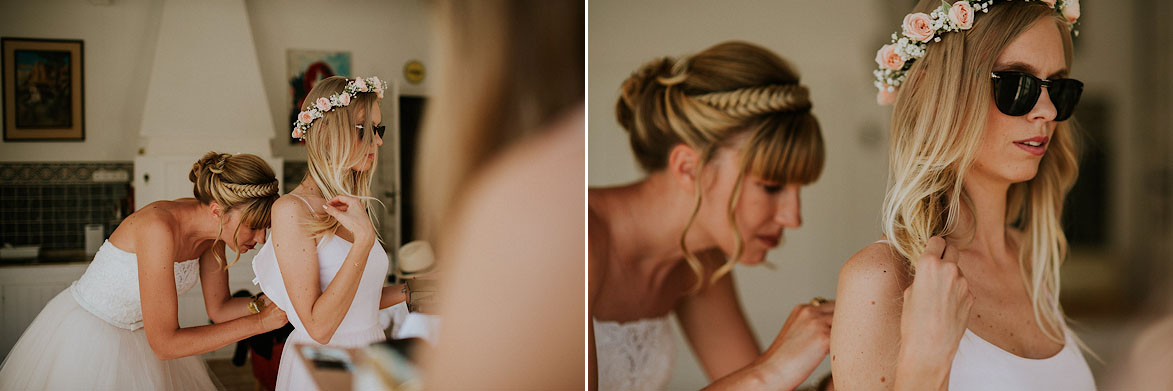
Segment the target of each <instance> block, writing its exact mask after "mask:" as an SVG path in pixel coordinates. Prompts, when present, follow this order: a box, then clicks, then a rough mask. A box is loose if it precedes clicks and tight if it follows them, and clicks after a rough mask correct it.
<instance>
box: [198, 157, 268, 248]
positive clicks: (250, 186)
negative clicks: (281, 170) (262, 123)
mask: <svg viewBox="0 0 1173 391" xmlns="http://www.w3.org/2000/svg"><path fill="white" fill-rule="evenodd" d="M187 178H188V180H190V181H191V182H192V194H193V195H194V196H195V199H196V200H199V202H200V203H202V204H204V205H208V209H209V211H210V213H212V215H213V217H215V218H217V219H219V220H220V224H219V229H218V231H217V233H216V239H215V241H223V242H224V243H226V244H227V245H228V247H229V248H231V249H232V251H234V252H236V259H235V260H233V261H232V263H229V264H227V265H226V266H224V267H225V268H228V267H230V266H232V265H235V264H236V262H238V261H240V254H241V253H244V252H246V251H248V250H251V249H252V248H253V246H255V245H256V244H257V243H264V241H265V229H267V228H269V226H270V223H271V221H270V218H269V211H270V210H271V209H272V208H273V202H276V201H277V198H278V195H277V175H276V174H274V173H273V168H271V167H269V164H268V163H265V161H264V160H263V159H261V158H259V157H257V156H256V155H250V154H246V153H242V154H238V155H229V154H226V153H218V152H208V153H206V154H204V156H203V157H201V158H200V159H199V160H197V161H196V162H195V164H192V166H191V171H190V172H188V174H187ZM224 227H229V229H228V232H225V230H224ZM229 232H231V233H229ZM213 254H215V256H216V261H217V262H219V263H221V264H223V263H224V260H223V259H221V258H220V254H219V253H218V252H215V251H213Z"/></svg>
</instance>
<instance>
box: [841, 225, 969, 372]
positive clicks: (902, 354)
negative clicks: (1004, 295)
mask: <svg viewBox="0 0 1173 391" xmlns="http://www.w3.org/2000/svg"><path fill="white" fill-rule="evenodd" d="M956 260H957V251H956V250H955V249H951V248H949V249H947V248H946V246H945V241H944V240H943V239H941V238H939V237H934V238H932V239H930V240H929V242H928V243H927V246H926V248H925V252H924V254H922V255H921V256H920V257H917V261H916V278H915V279H914V280H913V281H911V282H910V281H908V277H907V275H908V273H907V271H908V266H906V265H905V264H904V262H903V261H902V260H900V259H897V258H896V256H895V255H894V254H893V253H892V252H891V251H890V250H889V249H888V247H887V246H886V245H880V244H873V245H871V246H868V247H867V248H865V249H864V250H862V251H860V252H859V253H857V254H856V255H854V256H852V258H851V259H849V260H848V261H847V263H846V264H845V265H844V266H843V269H842V270H841V271H840V272H839V296H838V297H839V300H840V303H841V304H840V305H841V306H843V307H842V309H841V311H839V312H838V313H837V315H836V319H835V322H836V323H835V324H836V325H839V326H840V327H838V328H836V329H835V331H834V335H833V338H832V341H835V343H834V344H832V346H831V354H832V356H831V357H832V359H831V369H832V372H833V373H835V385H836V386H837V387H842V388H845V389H887V390H891V389H895V390H901V391H911V390H945V389H947V388H948V385H949V371H950V368H951V367H952V363H953V355H954V354H955V353H956V352H957V345H958V342H959V341H960V340H961V335H962V334H963V333H964V332H965V327H966V322H967V321H968V318H969V310H970V308H971V307H972V305H973V297H972V295H970V294H969V289H968V287H967V284H966V282H965V280H964V278H963V277H962V276H961V274H960V271H959V269H958V268H957V263H956ZM873 303H874V304H873Z"/></svg>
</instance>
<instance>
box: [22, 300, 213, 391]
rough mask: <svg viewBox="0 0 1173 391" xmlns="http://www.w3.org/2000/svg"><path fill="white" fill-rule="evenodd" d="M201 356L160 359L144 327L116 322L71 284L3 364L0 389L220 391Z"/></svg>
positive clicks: (52, 301) (47, 307)
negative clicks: (82, 300)
mask: <svg viewBox="0 0 1173 391" xmlns="http://www.w3.org/2000/svg"><path fill="white" fill-rule="evenodd" d="M217 388H219V387H217V386H216V383H214V382H213V381H212V378H211V377H210V376H209V375H208V370H207V365H206V364H204V362H203V360H201V359H200V358H199V357H198V356H189V357H183V358H177V359H173V360H166V361H163V360H159V358H158V357H156V356H155V353H154V351H152V350H151V346H150V345H149V344H148V343H147V334H146V331H144V330H143V329H141V328H140V329H138V330H134V331H131V330H127V329H123V328H118V327H115V326H113V325H111V324H109V323H106V322H105V321H103V320H101V319H99V318H98V317H96V316H94V315H93V314H91V313H89V311H86V310H85V309H84V308H82V307H80V306H78V304H77V301H76V300H74V298H73V295H72V294H71V293H70V291H69V289H66V290H65V291H63V292H61V294H58V295H57V297H55V298H53V300H50V301H49V304H47V305H45V308H44V309H43V310H41V313H40V314H39V315H37V318H36V319H34V320H33V323H32V324H30V325H29V327H28V329H25V331H24V334H23V335H21V336H20V339H19V340H18V341H17V342H16V345H15V346H14V347H13V348H12V351H11V352H9V353H8V357H6V358H5V359H4V364H3V367H0V390H120V391H121V390H215V389H217Z"/></svg>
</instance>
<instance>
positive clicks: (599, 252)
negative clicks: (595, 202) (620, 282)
mask: <svg viewBox="0 0 1173 391" xmlns="http://www.w3.org/2000/svg"><path fill="white" fill-rule="evenodd" d="M587 232H589V234H588V235H589V236H588V238H587V246H588V247H587V248H588V249H589V251H588V253H587V273H588V276H589V277H588V278H587V317H586V329H587V366H588V368H587V389H589V390H598V389H599V358H598V355H597V353H596V352H595V324H594V319H595V305H596V304H595V302H596V300H597V299H598V298H599V291H600V290H601V289H602V288H603V279H605V278H606V277H607V267H606V259H605V257H606V254H607V253H608V243H607V240H606V238H607V229H606V224H605V223H604V222H603V220H602V219H601V218H599V216H598V215H596V214H595V213H594V212H593V211H588V212H587Z"/></svg>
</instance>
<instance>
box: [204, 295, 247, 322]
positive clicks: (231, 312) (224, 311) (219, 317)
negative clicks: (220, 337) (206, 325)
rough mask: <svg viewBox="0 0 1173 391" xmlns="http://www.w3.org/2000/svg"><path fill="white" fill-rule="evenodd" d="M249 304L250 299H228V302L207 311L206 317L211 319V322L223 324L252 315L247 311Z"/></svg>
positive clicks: (225, 301)
mask: <svg viewBox="0 0 1173 391" xmlns="http://www.w3.org/2000/svg"><path fill="white" fill-rule="evenodd" d="M250 302H252V298H251V297H231V298H228V300H224V302H222V303H220V305H219V306H217V307H216V309H215V310H214V311H208V317H209V318H212V321H213V322H216V323H223V322H227V321H230V320H233V319H238V318H241V317H245V316H249V315H252V312H250V311H249V310H248V303H250Z"/></svg>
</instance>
